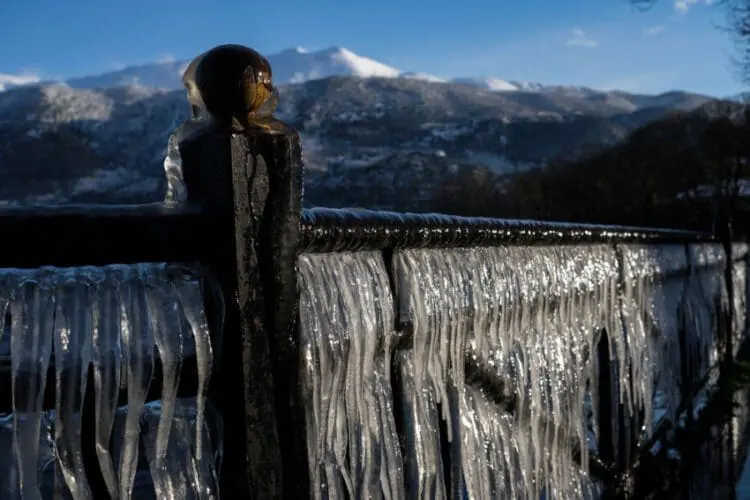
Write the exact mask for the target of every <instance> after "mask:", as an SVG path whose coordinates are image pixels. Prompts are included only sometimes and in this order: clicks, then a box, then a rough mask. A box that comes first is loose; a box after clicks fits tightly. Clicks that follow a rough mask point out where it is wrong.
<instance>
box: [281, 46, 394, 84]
mask: <svg viewBox="0 0 750 500" xmlns="http://www.w3.org/2000/svg"><path fill="white" fill-rule="evenodd" d="M268 61H269V62H270V63H271V68H273V78H274V81H275V82H277V83H278V84H282V83H301V82H305V81H307V80H316V79H318V78H325V77H328V76H359V77H372V76H379V77H386V78H395V77H397V76H399V74H400V73H401V71H399V70H397V69H396V68H392V67H391V66H387V65H385V64H383V63H380V62H378V61H375V60H374V59H370V58H368V57H362V56H359V55H357V54H355V53H354V52H352V51H350V50H347V49H345V48H343V47H330V48H327V49H324V50H321V51H318V52H307V51H305V50H304V49H290V50H285V51H284V52H280V53H278V54H273V55H270V56H268Z"/></svg>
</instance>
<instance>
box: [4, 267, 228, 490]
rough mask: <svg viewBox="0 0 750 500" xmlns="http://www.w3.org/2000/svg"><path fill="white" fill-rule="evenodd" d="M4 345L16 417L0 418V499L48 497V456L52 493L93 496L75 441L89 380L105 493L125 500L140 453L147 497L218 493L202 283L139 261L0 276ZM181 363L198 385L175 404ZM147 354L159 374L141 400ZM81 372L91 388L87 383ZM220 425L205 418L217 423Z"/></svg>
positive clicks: (149, 369)
mask: <svg viewBox="0 0 750 500" xmlns="http://www.w3.org/2000/svg"><path fill="white" fill-rule="evenodd" d="M6 318H9V319H10V323H9V324H8V325H6V324H5V320H6ZM8 333H9V335H7V334H8ZM3 334H5V337H6V338H2V337H3ZM8 337H9V338H8ZM3 347H5V350H7V351H9V353H8V352H6V353H5V354H6V355H7V354H10V360H11V377H12V387H13V391H12V405H13V413H12V414H9V415H7V416H5V417H0V439H1V438H3V436H5V439H6V440H7V441H9V442H10V443H12V446H9V447H7V448H3V450H2V451H1V452H0V460H3V462H0V463H3V464H5V466H4V467H3V468H2V469H3V470H2V471H0V475H2V478H0V487H1V492H2V496H3V498H23V499H29V500H35V499H39V498H42V497H43V496H44V497H45V498H48V497H49V493H50V491H49V490H50V487H49V484H47V485H46V486H47V487H45V488H42V485H43V483H45V478H44V477H40V473H42V475H43V473H44V471H45V470H49V467H48V462H50V461H52V462H53V463H54V483H55V484H54V486H53V487H51V489H54V490H55V491H57V492H62V494H63V496H65V497H70V498H74V499H76V500H78V499H87V498H93V495H92V491H91V488H90V486H89V483H88V480H87V476H86V472H85V469H84V449H83V447H82V442H81V438H82V431H83V429H82V419H81V412H82V405H83V399H84V398H83V396H84V394H85V392H86V389H87V385H89V384H92V383H93V393H94V411H95V427H96V428H95V430H94V432H95V453H96V457H97V460H98V465H99V469H100V471H101V474H102V477H103V479H104V482H105V483H106V487H107V489H108V491H109V494H110V495H111V497H112V498H120V499H127V498H131V497H132V496H133V495H134V485H135V483H136V475H137V473H139V464H142V463H143V460H142V459H140V460H139V458H140V457H139V449H141V447H142V448H143V449H145V450H146V455H147V456H146V457H145V458H146V461H147V463H148V467H147V468H148V470H149V471H150V472H149V473H150V476H151V477H150V479H151V482H152V483H153V488H152V493H151V495H153V492H155V493H156V496H157V497H158V498H167V499H187V498H196V499H198V498H200V499H204V498H206V499H207V498H216V497H217V483H216V466H217V465H218V464H217V463H216V461H217V459H218V456H217V454H216V451H217V450H220V443H217V442H213V443H212V442H211V439H210V436H208V435H207V429H209V428H210V427H211V426H209V425H208V424H207V423H206V391H207V387H208V383H209V380H210V375H211V367H212V363H213V354H212V346H211V341H210V336H209V328H208V323H207V319H206V315H205V312H204V306H203V295H202V282H201V279H200V277H199V275H198V274H197V273H195V272H193V271H192V270H191V269H190V268H187V267H183V266H172V265H162V264H141V265H135V266H120V265H113V266H107V267H83V268H71V269H59V268H40V269H36V270H32V271H27V270H4V271H3V272H2V274H0V354H2V351H3V350H4V349H3ZM8 347H9V348H8ZM188 357H194V358H195V360H196V365H197V370H198V388H197V394H196V396H195V397H194V398H188V399H182V398H178V397H177V389H178V384H179V377H180V372H181V368H182V364H183V362H184V360H185V359H186V358H188ZM156 359H158V360H159V361H160V364H161V367H162V373H163V377H162V382H161V383H162V386H161V399H160V400H159V401H155V402H151V403H148V402H147V400H146V398H147V394H148V392H149V388H150V385H151V383H152V377H153V374H154V367H155V360H156ZM51 364H54V372H55V378H54V383H55V408H54V410H50V411H45V410H44V408H43V399H44V398H43V396H44V393H45V384H46V383H47V382H46V376H45V375H46V373H47V370H48V368H49V367H50V365H51ZM89 366H91V367H93V381H91V380H88V369H89ZM51 382H52V380H50V382H49V383H51ZM121 392H125V393H126V394H127V396H126V398H127V405H126V406H123V407H118V399H120V394H121ZM217 418H218V417H214V418H212V419H211V422H210V423H211V424H212V426H213V427H214V428H215V427H216V425H218V422H217ZM45 436H48V437H49V439H48V440H47V441H45ZM7 441H6V442H7ZM214 441H216V438H214ZM113 445H114V449H113V448H112V446H113ZM40 447H41V448H40ZM40 450H41V451H40ZM141 468H142V467H141ZM47 482H49V481H47ZM43 489H44V491H43ZM139 491H140V490H139ZM138 496H139V495H138V494H135V497H136V498H137V497H138ZM149 496H150V495H149ZM141 497H142V496H141Z"/></svg>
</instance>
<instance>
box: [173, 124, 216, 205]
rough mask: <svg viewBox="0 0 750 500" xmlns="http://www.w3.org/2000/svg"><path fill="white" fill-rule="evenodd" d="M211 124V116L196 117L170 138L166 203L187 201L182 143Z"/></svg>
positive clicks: (181, 125)
mask: <svg viewBox="0 0 750 500" xmlns="http://www.w3.org/2000/svg"><path fill="white" fill-rule="evenodd" d="M208 123H210V116H208V115H207V114H206V115H204V116H195V117H193V118H191V119H189V120H187V121H185V122H184V123H181V124H180V125H179V126H178V127H177V128H175V130H174V132H172V134H171V135H170V136H169V141H168V142H167V154H166V156H165V157H164V174H165V175H166V177H167V191H166V193H165V195H164V201H165V202H167V203H169V204H175V203H182V202H185V201H187V195H188V193H187V187H186V186H185V179H184V177H183V174H182V155H181V154H180V143H181V142H182V141H184V140H186V139H187V138H189V137H190V136H192V135H194V134H195V133H197V132H198V131H199V130H201V129H202V128H203V127H204V126H205V125H207V124H208Z"/></svg>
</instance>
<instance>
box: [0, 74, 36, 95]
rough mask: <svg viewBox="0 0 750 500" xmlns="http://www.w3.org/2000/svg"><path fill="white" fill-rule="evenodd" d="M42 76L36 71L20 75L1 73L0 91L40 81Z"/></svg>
mask: <svg viewBox="0 0 750 500" xmlns="http://www.w3.org/2000/svg"><path fill="white" fill-rule="evenodd" d="M40 81H41V78H40V77H39V75H37V74H34V73H22V74H20V75H10V74H7V73H0V92H2V91H3V90H7V89H9V88H11V87H20V86H21V85H31V84H34V83H39V82H40Z"/></svg>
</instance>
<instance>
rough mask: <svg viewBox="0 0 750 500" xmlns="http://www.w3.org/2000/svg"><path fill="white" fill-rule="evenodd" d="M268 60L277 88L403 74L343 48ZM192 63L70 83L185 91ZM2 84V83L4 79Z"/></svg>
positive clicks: (136, 68) (281, 54) (284, 54)
mask: <svg viewBox="0 0 750 500" xmlns="http://www.w3.org/2000/svg"><path fill="white" fill-rule="evenodd" d="M268 60H269V62H270V63H271V67H272V68H273V77H274V81H275V82H276V84H277V85H283V84H286V83H301V82H305V81H308V80H316V79H319V78H326V77H329V76H359V77H386V78H395V77H397V76H399V75H400V74H401V71H399V70H398V69H396V68H392V67H391V66H388V65H386V64H383V63H380V62H378V61H375V60H374V59H370V58H368V57H363V56H360V55H357V54H355V53H354V52H352V51H350V50H348V49H345V48H343V47H329V48H327V49H323V50H320V51H317V52H308V51H306V50H305V49H302V48H295V49H289V50H285V51H283V52H279V53H277V54H271V55H269V56H268ZM189 62H190V61H187V60H186V61H166V62H159V63H152V64H143V65H140V66H131V67H128V68H125V69H122V70H118V71H112V72H108V73H102V74H100V75H93V76H84V77H81V78H73V79H70V80H68V81H67V82H66V83H67V84H68V85H70V86H71V87H74V88H89V89H90V88H108V87H115V86H129V85H141V86H145V87H154V88H159V89H166V90H177V89H182V73H183V72H184V71H185V68H186V67H187V65H188V63H189ZM0 84H2V80H0Z"/></svg>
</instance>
